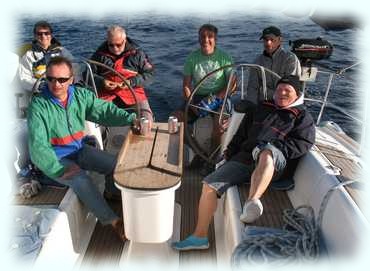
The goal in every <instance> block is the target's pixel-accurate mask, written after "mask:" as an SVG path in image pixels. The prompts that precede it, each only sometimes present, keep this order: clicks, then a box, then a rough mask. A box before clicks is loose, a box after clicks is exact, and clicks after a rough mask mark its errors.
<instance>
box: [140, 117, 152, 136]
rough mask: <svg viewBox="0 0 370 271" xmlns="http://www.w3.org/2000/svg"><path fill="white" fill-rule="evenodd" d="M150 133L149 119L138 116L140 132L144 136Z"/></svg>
mask: <svg viewBox="0 0 370 271" xmlns="http://www.w3.org/2000/svg"><path fill="white" fill-rule="evenodd" d="M149 133H150V129H149V120H148V119H147V118H144V117H143V118H140V134H141V135H143V136H146V135H148V134H149Z"/></svg>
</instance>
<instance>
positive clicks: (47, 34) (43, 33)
mask: <svg viewBox="0 0 370 271" xmlns="http://www.w3.org/2000/svg"><path fill="white" fill-rule="evenodd" d="M50 34H51V33H50V32H49V31H47V32H42V31H40V32H36V35H37V36H42V35H45V36H49V35H50Z"/></svg>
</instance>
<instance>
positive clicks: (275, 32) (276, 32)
mask: <svg viewBox="0 0 370 271" xmlns="http://www.w3.org/2000/svg"><path fill="white" fill-rule="evenodd" d="M268 36H275V37H280V36H281V31H280V29H279V28H277V27H275V26H269V27H267V28H265V29H263V31H262V36H261V37H260V40H261V39H263V38H265V37H268Z"/></svg>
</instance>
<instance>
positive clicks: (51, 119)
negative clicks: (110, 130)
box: [27, 86, 136, 179]
mask: <svg viewBox="0 0 370 271" xmlns="http://www.w3.org/2000/svg"><path fill="white" fill-rule="evenodd" d="M27 116H28V119H27V121H28V131H29V151H30V156H31V160H32V162H33V163H34V164H35V165H36V166H37V167H38V168H39V169H40V170H41V171H42V172H43V173H44V174H46V175H47V176H49V177H50V178H53V179H55V178H57V177H60V176H62V175H63V173H64V166H63V165H62V164H61V163H60V162H59V160H60V159H61V158H63V157H65V156H67V155H69V154H72V153H74V152H77V151H78V150H79V149H81V148H82V139H83V137H84V130H85V120H88V121H92V122H95V123H98V124H102V125H104V126H123V125H130V124H131V123H132V122H133V120H134V119H135V117H136V114H135V113H132V114H129V113H128V112H126V111H125V110H123V109H120V108H118V107H117V106H116V105H114V104H113V103H111V102H106V101H104V100H101V99H98V98H97V97H95V95H94V93H93V92H91V91H89V90H87V89H84V88H81V87H75V86H70V87H69V88H68V101H67V106H66V108H64V107H63V106H62V104H61V103H60V102H59V100H58V99H56V98H55V97H54V96H53V95H52V94H51V93H50V91H49V90H48V88H45V89H43V91H42V93H41V94H38V95H36V96H34V97H33V98H32V101H31V104H30V106H29V109H28V114H27Z"/></svg>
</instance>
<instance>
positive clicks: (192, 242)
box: [171, 235, 209, 250]
mask: <svg viewBox="0 0 370 271" xmlns="http://www.w3.org/2000/svg"><path fill="white" fill-rule="evenodd" d="M171 246H172V248H174V249H176V250H193V249H194V250H200V249H207V248H209V242H208V238H207V237H203V238H202V237H195V236H193V235H190V236H189V237H188V238H186V239H185V240H182V241H179V242H174V243H172V244H171Z"/></svg>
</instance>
